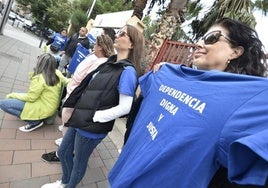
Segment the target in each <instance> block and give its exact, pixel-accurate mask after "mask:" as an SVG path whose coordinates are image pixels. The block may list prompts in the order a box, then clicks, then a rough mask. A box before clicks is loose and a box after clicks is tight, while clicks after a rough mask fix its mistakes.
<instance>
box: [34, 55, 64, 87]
mask: <svg viewBox="0 0 268 188" xmlns="http://www.w3.org/2000/svg"><path fill="white" fill-rule="evenodd" d="M56 68H57V62H56V59H55V57H54V56H53V55H51V54H49V53H44V54H42V55H40V56H39V57H38V59H37V64H36V66H35V68H34V74H33V76H35V75H37V74H42V75H43V76H44V78H45V81H46V84H47V85H49V86H54V85H56V84H57V83H58V82H59V78H58V76H57V75H56Z"/></svg>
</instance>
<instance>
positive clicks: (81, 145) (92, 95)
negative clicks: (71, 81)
mask: <svg viewBox="0 0 268 188" xmlns="http://www.w3.org/2000/svg"><path fill="white" fill-rule="evenodd" d="M114 47H115V49H116V51H117V55H112V56H111V57H109V58H108V60H107V62H105V63H103V64H101V65H100V66H99V67H98V68H97V69H96V70H94V71H92V72H90V73H89V74H88V75H87V76H86V77H85V78H84V80H83V81H82V82H81V83H80V85H79V86H77V87H76V88H75V89H74V90H73V91H72V93H71V94H70V96H69V97H68V98H67V99H66V101H65V102H64V105H63V107H71V108H74V111H73V113H72V115H71V117H70V118H69V120H68V121H67V123H65V126H67V127H69V128H68V130H67V132H66V134H65V135H64V137H63V140H62V143H61V145H60V147H59V149H58V151H57V153H58V156H59V159H60V162H61V166H62V171H63V175H62V178H61V180H60V181H56V182H54V183H49V184H45V185H43V186H42V188H50V187H51V188H52V187H53V188H55V187H59V188H60V187H66V188H74V187H76V186H77V185H78V184H79V182H80V181H81V180H82V178H83V176H84V174H85V172H86V168H87V164H88V159H89V156H90V155H91V153H92V152H93V150H94V148H95V147H96V146H97V145H98V144H99V143H100V142H101V141H102V140H103V139H104V138H105V137H106V136H107V134H108V132H109V131H111V130H112V128H113V125H114V121H115V119H116V118H119V117H121V116H123V115H126V114H128V113H129V111H130V109H131V105H132V102H133V98H134V95H135V91H136V88H137V82H138V79H137V78H138V76H140V75H141V72H142V71H141V58H142V52H143V47H144V37H143V35H142V33H141V32H140V31H139V30H138V29H137V28H135V27H134V26H131V25H126V26H124V27H123V28H122V29H121V30H120V31H119V32H118V33H117V34H116V38H115V41H114ZM88 99H90V100H88Z"/></svg>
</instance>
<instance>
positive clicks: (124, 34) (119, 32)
mask: <svg viewBox="0 0 268 188" xmlns="http://www.w3.org/2000/svg"><path fill="white" fill-rule="evenodd" d="M116 36H118V37H124V36H128V35H127V32H125V31H124V30H119V31H118V32H117V33H116Z"/></svg>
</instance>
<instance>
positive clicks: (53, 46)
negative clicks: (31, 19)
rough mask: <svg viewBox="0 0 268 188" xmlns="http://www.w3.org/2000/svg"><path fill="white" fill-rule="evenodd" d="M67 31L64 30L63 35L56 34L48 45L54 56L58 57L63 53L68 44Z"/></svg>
mask: <svg viewBox="0 0 268 188" xmlns="http://www.w3.org/2000/svg"><path fill="white" fill-rule="evenodd" d="M67 40H68V38H67V29H62V31H61V33H55V34H54V35H53V36H52V37H51V39H50V40H48V42H47V43H46V45H47V46H48V45H50V46H49V50H50V52H51V53H52V54H54V55H57V54H59V53H60V51H62V50H63V49H64V47H65V45H66V43H67Z"/></svg>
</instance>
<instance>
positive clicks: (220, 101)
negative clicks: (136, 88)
mask: <svg viewBox="0 0 268 188" xmlns="http://www.w3.org/2000/svg"><path fill="white" fill-rule="evenodd" d="M265 65H266V59H265V53H264V50H263V45H262V43H261V41H260V40H259V39H258V36H257V33H256V32H255V31H254V30H253V29H251V28H249V27H248V26H247V25H245V24H243V23H241V22H239V21H235V20H232V19H229V18H222V19H220V20H218V21H217V22H216V23H215V24H214V25H213V26H212V27H211V28H210V29H209V31H208V32H207V34H206V35H205V36H204V37H203V38H202V39H201V40H199V42H198V43H197V47H196V52H195V54H194V59H193V67H194V69H192V68H189V67H186V66H183V65H179V66H178V65H172V64H169V63H166V64H165V65H162V66H161V69H160V70H159V71H157V72H156V73H152V72H149V73H148V74H146V75H144V76H142V77H141V78H140V79H139V82H140V86H141V93H142V96H143V101H142V103H141V105H140V109H139V111H138V113H137V117H136V118H135V121H134V123H133V128H132V130H131V133H130V136H129V137H128V139H127V142H126V144H125V145H124V147H123V150H122V152H121V154H120V156H119V158H118V160H117V162H116V164H115V165H114V167H113V169H112V170H111V172H110V174H109V182H110V185H111V187H113V188H123V187H133V188H136V187H144V185H146V187H154V188H162V187H165V188H173V187H177V188H185V187H187V188H196V187H198V188H207V187H208V186H209V184H210V182H211V180H212V179H213V176H214V175H215V174H216V172H217V170H218V169H219V168H220V166H223V167H224V168H226V169H227V168H228V179H229V180H230V182H233V183H236V184H239V185H234V184H232V185H230V183H228V184H226V185H223V183H226V182H224V181H225V180H227V175H225V174H224V173H223V172H224V170H220V171H219V174H221V175H222V174H223V177H224V178H222V177H219V176H216V177H215V179H214V180H215V181H216V182H215V181H214V180H213V181H212V182H211V187H213V188H214V187H215V188H216V187H217V188H223V187H228V188H229V187H234V186H239V187H243V185H247V186H245V187H254V186H256V187H257V186H259V187H260V186H264V185H265V184H266V183H267V180H268V162H267V161H268V160H267V159H268V154H267V153H268V148H267V134H268V123H267V122H268V116H267V111H268V101H267V100H266V96H267V95H268V80H267V79H266V78H261V77H263V76H264V75H265V71H266V67H265ZM156 68H157V67H156ZM195 69H197V70H195ZM227 72H228V73H227ZM249 75H250V76H249ZM252 75H253V76H252ZM152 109H153V110H152Z"/></svg>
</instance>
